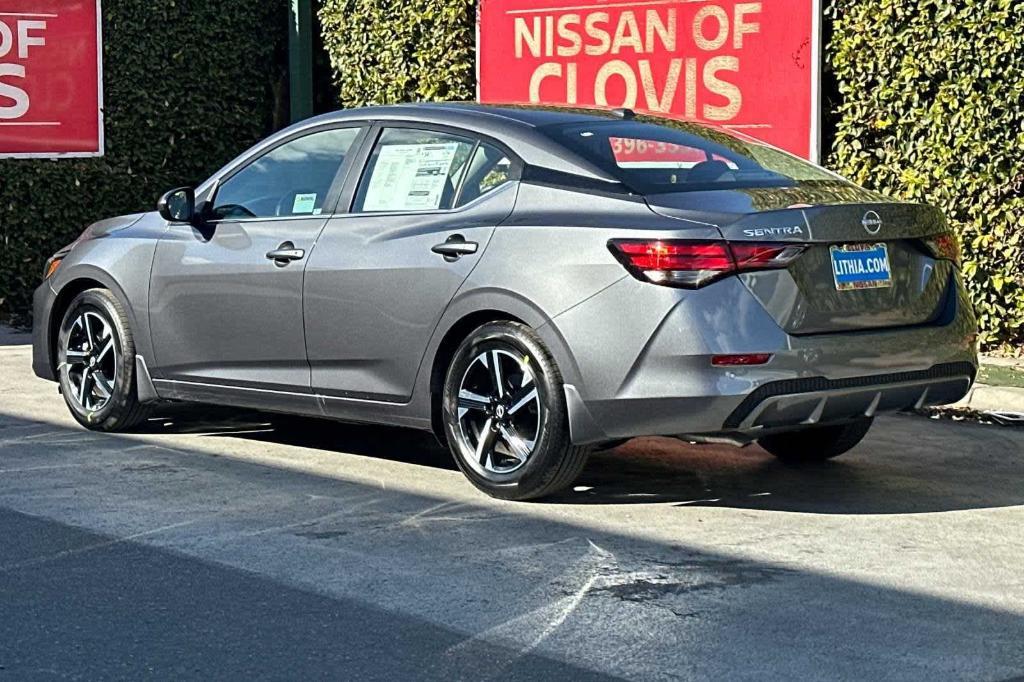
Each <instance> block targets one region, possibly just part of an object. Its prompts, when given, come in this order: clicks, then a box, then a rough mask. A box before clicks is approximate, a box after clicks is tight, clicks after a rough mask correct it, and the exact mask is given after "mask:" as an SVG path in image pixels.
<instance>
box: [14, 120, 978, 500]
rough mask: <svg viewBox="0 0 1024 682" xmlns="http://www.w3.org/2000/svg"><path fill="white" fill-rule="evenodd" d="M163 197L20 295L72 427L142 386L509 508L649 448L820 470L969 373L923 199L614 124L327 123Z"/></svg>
mask: <svg viewBox="0 0 1024 682" xmlns="http://www.w3.org/2000/svg"><path fill="white" fill-rule="evenodd" d="M157 208H158V210H157V211H155V212H151V213H143V214H136V215H129V216H123V217H119V218H112V219H109V220H104V221H101V222H99V223H96V224H94V225H92V226H91V227H89V228H88V229H86V230H85V232H84V233H83V234H82V236H81V237H80V238H79V239H78V240H77V241H75V242H74V243H73V244H71V245H70V246H68V247H66V248H64V249H62V250H61V251H59V252H58V253H57V254H55V255H54V256H53V257H52V258H51V259H50V260H49V261H48V263H47V265H46V271H45V281H44V282H43V284H42V285H41V286H40V287H39V289H38V290H37V292H36V296H35V320H36V325H35V339H34V368H35V371H36V373H37V374H38V375H39V376H41V377H44V378H47V379H51V380H55V381H58V382H59V383H60V388H61V391H62V393H63V395H64V399H65V400H66V402H67V404H68V407H69V408H70V410H71V413H72V414H73V415H74V417H75V418H76V419H77V420H78V421H79V422H81V423H82V424H83V425H85V426H86V427H87V428H90V429H97V430H104V431H118V430H124V429H130V428H132V427H134V426H136V425H138V424H139V423H140V421H142V420H143V419H145V417H146V415H147V413H148V412H149V410H150V408H151V406H152V405H154V404H155V403H157V402H158V401H161V400H185V401H196V402H208V403H218V404H226V405H237V406H239V407H249V408H257V409H265V410H274V411H280V412H290V413H297V414H305V415H315V416H320V417H329V418H336V419H341V420H348V421H356V422H372V423H386V424H395V425H401V426H408V427H413V428H418V429H426V430H432V431H433V432H434V433H435V434H436V435H437V437H438V438H439V439H440V440H441V441H443V442H444V443H446V444H447V445H448V447H449V448H450V449H451V452H452V454H453V456H454V458H455V460H456V462H457V463H458V465H459V467H460V468H461V469H462V471H463V472H464V473H465V474H466V476H467V477H468V478H469V480H470V481H471V482H472V483H473V484H474V485H476V486H477V487H479V488H480V489H481V490H483V491H485V492H486V493H488V494H490V495H494V496H497V497H503V498H508V499H527V498H535V497H540V496H544V495H548V494H551V493H553V492H555V491H557V490H559V489H561V488H563V487H565V486H567V485H569V484H571V483H572V481H573V480H574V479H575V478H576V476H577V475H578V474H579V472H580V470H581V469H582V468H583V466H584V464H585V462H586V459H587V455H588V454H589V453H590V452H591V451H592V450H593V449H595V448H599V447H608V446H609V445H611V444H613V443H616V442H620V441H622V440H624V439H628V438H631V437H634V436H640V435H668V436H677V437H680V438H684V439H687V440H690V441H695V442H701V441H716V442H717V441H728V442H733V443H736V444H738V445H743V444H747V443H750V442H753V441H757V442H758V443H760V445H761V446H762V447H764V448H765V449H766V450H768V451H769V452H771V453H773V454H774V455H776V456H778V457H780V458H782V459H784V460H786V461H790V462H809V461H817V460H822V459H825V458H829V457H834V456H836V455H839V454H841V453H843V452H845V451H847V450H849V449H850V448H852V447H854V446H855V445H856V444H857V443H858V442H859V441H860V440H861V439H862V438H863V436H864V434H865V433H866V432H867V430H868V428H869V427H870V425H871V421H872V419H873V417H874V416H875V415H876V414H878V413H880V412H885V411H894V410H906V409H912V408H915V407H920V406H922V405H932V404H943V403H949V402H953V401H955V400H958V399H959V398H960V397H962V396H963V395H964V394H965V393H966V392H967V391H968V389H969V388H970V385H971V382H972V381H973V379H974V376H975V372H976V368H977V359H976V350H975V345H976V343H975V339H976V329H975V319H974V316H973V314H972V311H971V306H970V303H969V301H968V299H967V296H966V294H965V292H964V287H963V284H962V281H961V276H960V273H959V269H958V265H959V259H960V254H959V246H958V243H957V240H956V238H955V237H954V236H953V235H952V234H951V233H950V231H949V229H948V227H947V225H946V222H945V220H944V218H943V217H942V214H941V213H940V212H939V211H938V210H936V209H934V208H931V207H928V206H922V205H917V204H909V203H900V202H895V201H891V200H888V199H886V198H884V197H882V196H879V195H877V194H874V193H872V192H869V191H866V190H864V189H861V188H859V187H857V186H855V185H853V184H851V183H850V182H848V181H846V180H844V179H843V178H841V177H839V176H837V175H834V174H832V173H830V172H828V171H826V170H824V169H822V168H819V167H817V166H814V165H811V164H808V163H806V162H804V161H801V160H799V159H796V158H794V157H792V156H790V155H788V154H786V153H784V152H781V151H779V150H777V149H775V148H773V147H769V146H766V145H763V144H760V143H757V142H756V141H753V140H750V139H746V138H743V137H739V136H736V135H733V134H730V133H727V132H725V131H722V130H717V129H713V128H708V127H702V126H699V125H696V124H691V123H681V122H675V121H668V120H664V119H658V118H651V117H646V116H640V115H635V114H634V113H633V112H631V111H628V110H617V111H597V110H590V111H581V110H570V109H551V108H536V107H489V106H480V105H469V104H443V105H429V104H419V105H399V106H388V107H374V108H367V109H355V110H351V111H345V112H338V113H333V114H329V115H326V116H321V117H318V118H314V119H311V120H308V121H305V122H303V123H300V124H298V125H296V126H293V127H291V128H288V129H286V130H283V131H281V132H279V133H277V134H275V135H274V136H272V137H270V138H269V139H267V140H265V141H264V142H262V143H260V144H258V145H257V146H256V147H254V148H252V149H250V150H248V151H246V152H245V153H243V154H242V155H241V156H239V157H238V158H237V159H235V160H234V161H232V162H231V163H229V164H228V165H227V166H225V167H224V168H223V169H222V170H220V171H218V172H217V173H216V174H215V175H214V176H213V177H211V178H210V179H209V180H207V181H206V182H204V183H203V184H201V185H200V186H199V187H197V188H195V189H192V188H181V189H177V190H173V191H170V192H168V193H167V194H166V195H165V196H164V197H163V198H162V199H161V200H160V202H159V204H158V207H157Z"/></svg>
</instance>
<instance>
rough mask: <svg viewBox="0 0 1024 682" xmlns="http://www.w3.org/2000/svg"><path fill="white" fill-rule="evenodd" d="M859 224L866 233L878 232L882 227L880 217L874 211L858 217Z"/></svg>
mask: <svg viewBox="0 0 1024 682" xmlns="http://www.w3.org/2000/svg"><path fill="white" fill-rule="evenodd" d="M860 224H861V225H863V226H864V229H865V230H867V232H868V234H878V231H879V230H881V229H882V219H881V218H879V217H878V214H877V213H875V212H874V211H868V212H867V213H865V214H864V217H863V218H861V219H860Z"/></svg>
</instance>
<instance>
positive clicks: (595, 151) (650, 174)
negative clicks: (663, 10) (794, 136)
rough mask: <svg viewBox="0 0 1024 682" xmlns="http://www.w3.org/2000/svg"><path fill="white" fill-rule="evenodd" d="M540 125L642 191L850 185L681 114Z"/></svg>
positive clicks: (652, 192)
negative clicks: (676, 118)
mask: <svg viewBox="0 0 1024 682" xmlns="http://www.w3.org/2000/svg"><path fill="white" fill-rule="evenodd" d="M540 130H541V131H542V132H543V133H544V134H545V135H547V136H548V137H550V138H551V139H553V140H554V141H555V142H557V143H558V144H561V145H563V146H565V147H567V148H569V149H570V150H572V151H574V152H576V153H577V154H579V155H580V156H582V157H584V158H585V159H587V160H588V161H591V162H592V163H594V164H596V165H597V166H599V167H600V168H601V169H602V170H605V171H607V172H608V173H610V174H611V175H613V176H614V177H616V178H618V179H619V180H620V181H621V182H622V183H623V184H625V185H626V186H627V187H629V188H631V189H633V190H635V191H637V192H640V193H641V194H662V193H666V192H683V191H688V190H698V189H726V188H737V189H741V188H747V187H791V186H796V185H820V184H825V183H827V184H841V185H845V184H848V183H847V182H846V181H845V180H843V179H842V178H841V177H839V176H838V175H834V174H832V173H830V172H828V171H826V170H825V169H823V168H819V167H817V166H815V165H813V164H811V163H808V162H807V161H804V160H802V159H799V158H797V157H795V156H792V155H790V154H787V153H786V152H783V151H781V150H778V149H775V148H774V147H769V146H767V145H764V144H760V143H758V142H755V141H753V140H751V141H747V140H743V139H740V138H739V137H735V136H733V135H729V134H727V133H724V132H721V131H718V130H714V129H710V128H706V127H703V126H699V125H696V124H693V123H686V122H683V121H671V120H668V119H652V118H650V117H637V118H636V119H633V120H607V121H586V122H577V123H561V124H555V125H548V126H542V127H541V128H540Z"/></svg>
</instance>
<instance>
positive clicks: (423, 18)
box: [319, 0, 476, 106]
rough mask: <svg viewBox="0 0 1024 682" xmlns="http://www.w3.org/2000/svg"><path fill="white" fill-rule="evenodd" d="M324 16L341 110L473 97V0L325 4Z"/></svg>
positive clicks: (347, 0)
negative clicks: (372, 105) (375, 105)
mask: <svg viewBox="0 0 1024 682" xmlns="http://www.w3.org/2000/svg"><path fill="white" fill-rule="evenodd" d="M319 14H320V22H321V24H322V26H323V31H324V44H325V46H326V48H327V51H328V53H329V54H330V57H331V65H332V66H333V67H334V71H335V74H336V83H337V87H338V90H339V93H340V95H341V102H342V104H343V105H345V106H363V105H366V104H391V103H394V102H412V101H423V100H470V99H473V98H474V97H475V95H476V91H475V71H476V66H475V54H476V31H475V17H476V3H475V2H474V0H403V1H402V2H381V1H380V0H323V3H322V5H321V8H320V13H319Z"/></svg>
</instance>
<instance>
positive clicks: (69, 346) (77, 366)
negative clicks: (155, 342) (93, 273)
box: [57, 289, 147, 431]
mask: <svg viewBox="0 0 1024 682" xmlns="http://www.w3.org/2000/svg"><path fill="white" fill-rule="evenodd" d="M57 363H58V364H57V369H58V379H59V381H60V388H61V393H62V394H63V396H64V401H65V402H66V403H67V405H68V409H70V410H71V414H72V416H73V417H74V418H75V419H76V420H77V421H78V422H79V423H80V424H82V425H83V426H85V427H86V428H87V429H91V430H94V431H123V430H126V429H129V428H131V427H133V426H135V425H136V424H138V423H139V422H140V421H142V420H143V419H145V417H146V414H147V410H146V408H145V407H144V406H143V405H141V404H140V403H139V400H138V394H137V393H136V388H135V344H134V342H133V340H132V334H131V329H130V328H129V325H128V317H127V315H126V314H125V312H124V309H123V308H122V307H121V304H120V303H119V302H118V300H117V299H116V298H114V296H113V295H112V294H111V293H110V292H109V291H107V290H106V289H88V290H86V291H83V292H82V293H80V294H78V296H76V297H75V298H74V299H73V300H72V301H71V304H70V305H69V306H68V308H67V310H66V311H65V313H64V318H63V321H62V322H61V327H60V333H59V335H58V337H57Z"/></svg>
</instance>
